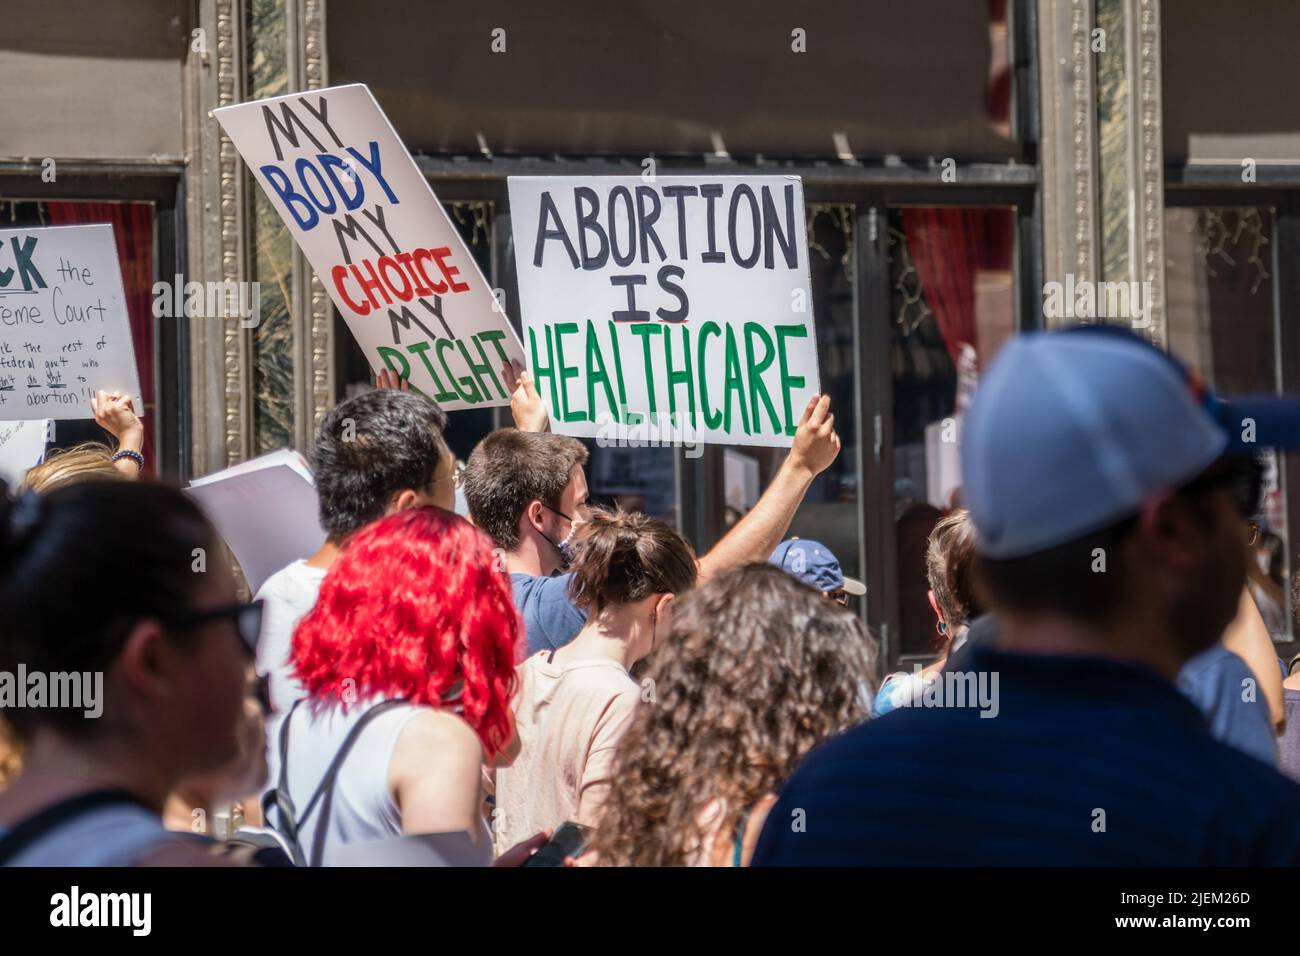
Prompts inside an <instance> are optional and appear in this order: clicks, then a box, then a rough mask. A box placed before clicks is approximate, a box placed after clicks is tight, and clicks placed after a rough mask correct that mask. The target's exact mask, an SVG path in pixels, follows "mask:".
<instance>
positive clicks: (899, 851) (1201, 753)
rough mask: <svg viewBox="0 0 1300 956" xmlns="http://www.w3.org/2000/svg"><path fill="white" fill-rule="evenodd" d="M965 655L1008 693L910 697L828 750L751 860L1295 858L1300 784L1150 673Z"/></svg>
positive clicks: (780, 809) (1299, 844)
mask: <svg viewBox="0 0 1300 956" xmlns="http://www.w3.org/2000/svg"><path fill="white" fill-rule="evenodd" d="M969 666H970V668H971V670H972V671H973V672H984V676H985V679H986V683H987V685H988V689H989V690H996V692H997V693H996V694H991V695H990V698H991V699H992V700H994V701H995V702H996V706H990V707H982V708H981V707H977V706H965V707H956V706H946V707H926V706H914V707H906V708H899V709H898V710H895V711H894V712H892V713H890V714H888V715H886V716H884V717H882V718H880V719H878V720H874V721H871V722H869V723H866V724H863V725H862V726H860V727H857V728H855V729H853V730H851V731H849V732H848V733H846V734H843V735H842V736H840V737H838V738H836V739H834V740H832V741H830V742H829V743H827V744H825V745H823V746H822V747H820V748H818V749H817V750H815V751H814V752H813V753H812V754H811V755H809V757H808V759H807V760H806V761H805V762H804V764H803V766H801V767H800V769H799V770H798V771H796V772H795V774H794V776H793V777H791V779H790V781H789V782H788V783H787V785H786V786H785V788H784V789H783V790H782V792H781V795H780V799H779V800H778V801H777V803H776V805H775V806H774V807H773V808H772V812H771V813H770V814H769V815H768V818H767V823H766V825H765V826H764V828H763V833H762V836H761V837H760V839H759V843H758V847H757V849H756V850H755V853H754V860H753V862H754V865H758V866H784V865H788V866H836V865H854V866H891V865H958V866H961V865H994V866H997V865H1008V866H1017V865H1018V866H1043V865H1063V866H1086V865H1103V866H1147V865H1151V866H1195V865H1222V866H1250V865H1261V864H1279V865H1296V864H1297V863H1300V786H1297V785H1296V784H1294V783H1292V782H1291V781H1289V780H1287V779H1286V778H1284V777H1283V776H1282V775H1281V774H1279V773H1278V772H1277V771H1276V770H1274V769H1272V768H1271V767H1268V766H1266V765H1265V764H1262V763H1260V762H1259V761H1258V760H1256V759H1254V758H1253V757H1249V756H1247V755H1245V754H1243V753H1241V752H1240V751H1238V750H1236V749H1234V748H1232V747H1228V746H1226V745H1224V744H1222V743H1219V742H1218V741H1216V740H1215V739H1214V738H1213V737H1212V736H1211V735H1210V733H1209V731H1208V729H1207V727H1206V722H1205V718H1204V717H1203V716H1202V715H1201V713H1200V712H1199V711H1198V710H1197V709H1196V707H1195V706H1194V705H1193V704H1192V703H1191V702H1190V701H1189V700H1188V699H1187V698H1186V697H1184V696H1183V695H1182V694H1180V693H1179V692H1178V690H1177V688H1175V687H1174V685H1173V684H1171V683H1170V682H1169V681H1167V680H1165V679H1164V678H1162V677H1161V676H1160V675H1158V674H1156V673H1155V672H1153V671H1150V670H1147V669H1145V668H1140V667H1134V666H1129V665H1125V664H1121V663H1118V662H1115V661H1110V660H1105V659H1101V658H1078V657H1075V658H1068V657H1048V656H1027V655H1019V654H1017V655H1012V654H1005V653H1000V652H997V651H994V650H990V649H986V648H975V649H974V650H973V651H972V653H971V656H970V658H969ZM993 674H996V675H997V678H998V679H997V684H996V686H995V685H994V684H993V681H992V675H993ZM945 679H947V678H945ZM949 702H950V703H951V702H952V700H951V698H950V700H949ZM967 703H968V704H969V701H967ZM982 712H983V713H995V714H996V715H995V716H991V717H982V716H981V713H982Z"/></svg>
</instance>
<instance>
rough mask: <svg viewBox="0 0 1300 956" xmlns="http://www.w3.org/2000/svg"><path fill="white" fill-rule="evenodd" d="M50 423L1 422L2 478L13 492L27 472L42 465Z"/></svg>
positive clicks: (45, 421)
mask: <svg viewBox="0 0 1300 956" xmlns="http://www.w3.org/2000/svg"><path fill="white" fill-rule="evenodd" d="M49 431H50V422H49V420H48V419H45V418H42V419H39V420H37V421H25V422H0V478H3V479H4V480H5V481H6V482H7V483H8V485H9V490H10V491H13V490H14V488H16V487H17V486H18V485H19V484H21V483H22V480H23V476H25V475H26V474H27V469H28V468H31V467H33V466H35V465H39V464H40V463H41V459H42V458H44V457H45V443H46V442H47V441H48V440H49V437H50V435H49Z"/></svg>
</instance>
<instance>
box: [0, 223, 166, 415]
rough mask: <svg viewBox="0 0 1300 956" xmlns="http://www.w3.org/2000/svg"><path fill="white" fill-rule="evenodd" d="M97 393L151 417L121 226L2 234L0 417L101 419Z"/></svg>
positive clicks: (25, 230) (36, 230)
mask: <svg viewBox="0 0 1300 956" xmlns="http://www.w3.org/2000/svg"><path fill="white" fill-rule="evenodd" d="M98 389H103V390H104V391H108V392H113V391H117V392H124V393H126V394H127V395H131V396H134V399H135V408H136V412H137V414H139V415H143V414H144V402H143V401H142V400H141V398H140V379H139V376H138V375H137V373H136V367H135V350H134V348H133V346H132V344H131V326H130V323H129V321H128V319H127V313H126V295H125V293H124V292H123V291H122V272H121V269H120V267H119V266H118V262H117V245H116V242H115V241H114V239H113V227H112V226H110V225H107V224H105V225H91V226H48V227H45V228H38V229H0V421H21V420H25V419H31V418H35V417H37V416H40V417H42V418H54V419H68V418H94V417H95V413H94V412H93V411H92V410H91V408H90V400H91V399H92V398H93V397H94V395H95V392H96V390H98Z"/></svg>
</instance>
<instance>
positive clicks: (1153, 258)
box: [0, 0, 1300, 666]
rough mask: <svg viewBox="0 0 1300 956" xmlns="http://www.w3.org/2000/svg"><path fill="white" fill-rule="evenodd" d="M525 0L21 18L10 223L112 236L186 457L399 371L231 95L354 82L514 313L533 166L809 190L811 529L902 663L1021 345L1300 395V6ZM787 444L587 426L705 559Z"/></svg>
mask: <svg viewBox="0 0 1300 956" xmlns="http://www.w3.org/2000/svg"><path fill="white" fill-rule="evenodd" d="M513 8H514V9H512V10H507V11H503V10H500V9H479V8H478V7H466V6H464V5H459V6H457V5H451V4H427V3H420V2H416V0H365V2H362V0H131V2H91V0H48V2H46V3H43V4H38V5H29V6H28V7H26V8H24V9H23V10H22V11H21V12H19V13H17V14H16V15H15V16H10V17H8V18H7V19H6V22H5V23H4V24H3V25H2V26H0V89H3V90H4V91H5V95H4V97H3V98H0V130H2V131H3V132H0V216H4V217H5V219H6V221H8V222H9V223H15V224H26V225H34V224H41V223H61V222H104V221H108V222H112V223H113V224H114V226H115V229H116V232H117V237H118V246H119V253H120V255H121V258H122V261H123V271H124V279H125V282H126V288H127V295H128V300H129V307H130V310H131V318H132V326H133V332H134V333H135V344H136V349H137V358H138V360H139V364H140V369H141V376H142V387H143V390H144V393H145V401H146V416H147V423H148V425H149V431H150V444H149V446H148V451H149V457H150V463H151V466H152V467H153V468H155V469H156V471H157V472H158V473H160V474H162V475H165V476H168V477H171V478H175V479H181V480H184V479H187V478H189V477H193V476H198V475H202V474H206V473H209V472H211V471H214V470H217V469H220V468H222V467H225V466H227V465H229V464H233V463H236V462H239V461H242V460H245V459H247V458H250V457H253V456H256V455H258V454H262V453H264V452H268V451H272V450H275V449H277V448H281V447H287V446H291V447H297V448H306V447H307V446H308V445H309V443H310V440H311V435H312V432H313V429H314V426H315V423H316V422H317V420H318V419H319V417H320V416H321V414H322V413H323V412H324V411H325V409H327V408H328V407H330V406H331V405H332V404H333V403H335V402H336V401H338V400H339V399H340V398H342V397H344V396H346V395H347V394H349V393H350V391H353V390H355V389H358V388H363V387H365V385H366V383H367V382H368V380H369V373H368V369H367V368H366V365H365V361H364V359H363V358H362V356H361V354H360V352H359V351H358V350H357V349H356V347H355V346H354V344H353V343H352V341H351V339H350V337H349V335H348V333H347V330H346V328H345V327H344V326H343V324H342V323H341V322H340V320H339V319H338V318H337V316H336V315H335V314H334V310H333V308H332V305H331V303H330V300H329V297H328V295H327V294H326V292H325V289H324V287H323V286H322V285H321V283H320V281H319V278H318V277H317V276H315V275H314V274H313V273H312V270H311V269H310V267H309V266H308V265H307V263H306V261H305V259H304V258H303V256H302V254H301V253H300V252H299V251H298V250H297V248H296V247H295V246H294V244H293V242H292V240H291V239H290V238H289V235H288V232H287V231H286V229H285V228H284V226H283V224H282V223H281V222H280V220H279V219H278V217H277V216H276V214H275V212H274V211H273V210H272V208H271V206H270V205H269V203H268V202H267V201H266V199H265V197H264V196H262V195H261V194H260V191H259V190H258V189H257V187H256V186H255V184H254V183H253V181H252V180H251V178H250V176H249V175H248V172H247V170H246V169H245V168H244V167H243V165H242V163H241V161H240V160H239V158H238V156H237V154H236V152H235V150H234V148H233V147H232V145H231V144H230V142H229V140H227V139H226V138H225V137H224V136H223V135H222V134H221V132H220V130H219V129H218V127H217V124H216V123H215V122H214V121H213V120H212V119H211V117H210V115H209V112H210V111H211V110H212V109H214V108H216V107H219V106H224V105H228V104H232V103H239V102H242V101H245V100H248V99H255V98H259V97H264V96H272V95H278V94H282V93H288V92H294V91H300V90H311V89H315V88H320V87H324V86H329V85H337V84H341V83H351V82H362V83H367V84H368V85H369V86H370V87H371V89H372V90H373V91H374V93H375V95H376V97H377V98H378V100H379V102H380V104H381V105H382V106H383V107H384V109H385V110H386V111H387V113H388V115H389V117H390V119H392V121H393V124H394V126H395V127H396V129H397V131H398V133H399V135H400V136H402V138H403V140H404V142H405V143H406V144H407V146H408V147H409V148H410V149H411V150H412V153H413V155H414V156H415V158H416V161H417V163H418V164H419V166H420V168H421V169H422V170H423V172H424V173H425V174H426V176H427V177H428V179H429V181H430V183H431V184H432V186H433V188H434V190H435V192H436V193H437V195H438V197H439V198H440V199H441V200H442V202H443V203H444V205H445V206H446V207H447V208H448V210H449V212H450V213H451V215H452V218H453V220H454V221H455V222H456V223H457V225H458V226H459V227H460V229H461V231H462V234H463V236H464V237H465V239H466V241H467V242H468V244H469V246H470V248H471V249H472V250H473V251H474V253H475V255H476V256H477V257H478V260H479V264H480V265H481V266H482V268H483V270H484V273H485V274H486V275H487V276H488V277H489V279H490V280H491V282H492V284H493V285H494V287H498V288H500V289H502V290H504V295H505V302H506V308H507V312H508V313H509V314H510V316H511V319H512V321H514V322H516V323H518V321H519V314H518V309H517V308H514V307H513V305H512V304H513V303H516V302H517V301H518V297H517V295H516V294H515V285H514V276H513V248H512V245H511V230H510V211H509V207H508V203H507V201H506V177H508V176H510V175H514V174H527V175H547V174H555V175H560V174H595V175H599V174H622V175H628V174H633V175H639V174H641V173H642V172H643V171H644V170H645V169H646V164H647V163H648V162H650V163H654V164H655V168H656V169H657V171H659V172H662V173H665V174H671V173H683V174H696V173H708V174H715V175H716V174H722V173H737V172H746V171H758V172H773V173H776V172H779V173H783V174H797V175H799V176H801V177H802V178H803V182H804V187H805V195H806V199H807V203H808V206H807V230H808V240H809V249H810V257H811V272H812V288H813V298H814V302H813V309H814V315H815V317H816V322H817V327H818V349H819V361H820V367H821V373H822V383H823V390H824V391H826V392H827V393H829V394H830V395H831V396H832V399H833V402H834V410H835V414H836V421H837V425H838V427H839V430H840V432H841V435H842V437H843V439H844V451H843V453H842V455H841V457H840V459H839V461H837V462H836V464H835V465H834V466H833V467H832V468H831V469H830V470H829V471H828V472H827V473H826V474H825V475H823V476H822V477H821V478H820V479H819V480H818V482H817V483H816V485H815V486H814V488H813V489H812V492H811V493H810V494H809V497H808V500H807V502H806V503H805V505H804V507H803V508H802V509H801V511H800V513H799V515H798V517H797V518H796V521H795V527H794V533H796V534H799V535H800V536H803V537H810V538H817V539H819V540H821V541H824V542H825V543H826V544H828V545H830V546H831V547H832V549H834V550H835V552H836V553H837V554H838V555H839V556H840V558H841V560H842V562H843V563H844V565H845V570H846V571H847V572H848V573H850V574H854V575H856V576H858V577H861V578H862V579H863V580H864V581H866V583H867V585H868V594H867V596H866V598H865V600H864V601H862V602H861V603H862V606H861V611H862V613H863V614H864V616H865V618H866V620H867V622H868V623H869V625H870V626H871V627H872V628H873V630H874V631H875V632H876V633H877V634H878V635H879V636H880V638H881V640H882V641H883V643H884V646H885V648H886V651H887V654H888V657H889V660H890V663H891V664H893V665H902V666H907V665H908V664H909V663H910V662H912V661H914V660H922V659H926V658H927V657H928V656H930V654H931V653H932V649H933V646H934V640H935V629H934V618H933V615H932V613H931V612H930V610H929V608H928V604H927V602H926V597H925V590H926V587H925V581H924V567H923V552H924V542H925V537H926V535H927V534H928V532H929V529H930V527H932V525H933V523H934V521H935V520H936V519H937V517H938V516H939V515H940V514H941V513H942V511H943V510H945V509H947V508H948V507H950V506H951V505H952V504H953V503H954V501H956V500H958V497H957V496H958V495H959V491H958V484H959V482H958V476H957V473H956V460H955V449H956V445H955V443H954V442H953V440H952V438H953V434H954V430H955V428H956V425H957V422H958V419H959V416H960V410H961V407H962V404H963V402H964V400H965V398H966V397H967V396H968V395H969V393H970V390H971V389H972V388H973V386H974V383H975V382H976V381H977V380H978V375H979V371H980V369H981V368H982V367H984V366H985V365H987V362H988V361H989V359H990V358H991V357H992V356H993V355H994V354H995V353H996V351H997V349H998V348H999V346H1000V345H1001V344H1002V343H1003V342H1004V341H1005V340H1006V338H1007V337H1008V336H1010V335H1012V334H1014V333H1015V332H1016V331H1018V330H1023V329H1032V328H1038V327H1043V326H1051V325H1055V324H1064V323H1068V322H1072V321H1076V320H1077V319H1089V318H1103V319H1107V320H1112V321H1121V322H1126V323H1131V324H1133V325H1134V326H1135V327H1137V328H1140V329H1141V330H1143V332H1144V333H1145V334H1147V335H1149V336H1150V337H1151V338H1152V339H1153V340H1154V341H1157V342H1159V343H1161V344H1165V345H1168V346H1169V347H1170V348H1171V349H1172V350H1173V351H1174V352H1175V353H1176V354H1178V355H1179V356H1180V357H1182V358H1183V359H1184V360H1185V361H1187V362H1188V363H1189V364H1190V365H1191V366H1193V367H1194V368H1196V369H1197V370H1198V371H1199V372H1200V373H1201V374H1202V376H1203V377H1204V378H1205V379H1206V380H1207V381H1209V382H1210V383H1212V384H1213V385H1215V386H1216V387H1219V388H1221V389H1223V390H1224V391H1229V392H1231V391H1273V390H1278V389H1282V388H1286V389H1288V390H1290V389H1295V388H1297V386H1298V385H1300V345H1298V344H1297V330H1300V300H1298V297H1297V293H1296V289H1297V285H1298V284H1300V272H1298V271H1297V263H1298V262H1300V258H1298V257H1297V235H1298V225H1297V224H1298V223H1300V219H1297V206H1298V202H1297V200H1298V199H1300V113H1297V111H1296V109H1295V108H1294V106H1292V105H1291V104H1290V102H1289V99H1288V97H1287V80H1289V79H1290V78H1291V74H1293V73H1294V72H1295V70H1296V67H1295V66H1294V65H1293V58H1292V57H1290V56H1289V55H1288V51H1287V50H1286V49H1285V42H1286V38H1287V37H1289V36H1291V35H1293V34H1294V32H1295V31H1296V29H1297V28H1300V8H1296V7H1295V6H1294V5H1293V4H1288V3H1286V2H1282V0H1248V2H1246V3H1243V4H1237V5H1225V4H1216V3H1213V2H1210V0H1178V2H1177V3H1175V2H1172V0H1164V2H1163V3H1162V2H1161V0H1039V2H1033V0H912V2H909V3H907V4H891V3H885V2H883V0H882V2H877V0H870V2H862V0H859V2H849V0H831V2H827V3H821V4H817V5H815V9H814V10H811V11H808V12H803V11H800V10H798V9H796V8H791V7H790V5H788V4H782V3H777V2H776V0H758V2H755V3H749V4H716V5H706V4H698V3H696V4H691V3H686V2H682V0H659V2H655V3H649V2H644V0H628V2H625V3H622V4H608V3H598V2H595V0H575V2H572V3H567V4H564V5H562V7H560V8H557V9H548V8H547V7H546V6H545V5H541V4H523V3H519V4H514V5H513ZM176 281H180V282H190V281H197V282H202V283H226V282H229V283H256V285H255V286H252V287H251V288H253V289H255V290H256V296H257V302H258V312H259V321H258V322H257V324H256V325H255V326H253V325H248V324H247V323H241V322H238V321H233V320H225V321H222V320H219V319H215V318H214V319H204V318H201V317H198V318H196V317H191V318H188V319H179V318H175V317H170V316H165V315H163V316H160V315H156V314H155V312H156V311H157V310H156V309H154V308H153V307H152V306H153V302H152V299H153V296H152V290H153V289H154V286H155V283H158V282H165V283H172V282H176ZM1084 289H1091V290H1093V292H1092V293H1091V294H1090V296H1083V295H1082V293H1081V291H1080V290H1084ZM1089 301H1091V306H1089ZM1089 308H1091V309H1092V310H1093V313H1094V314H1092V315H1089V314H1087V313H1088V310H1089ZM501 422H502V417H501V410H496V411H495V412H491V411H467V412H457V413H453V415H452V426H451V430H450V433H449V440H450V442H451V444H452V446H453V448H454V450H455V451H456V452H457V453H458V454H460V455H461V456H462V457H463V456H465V455H467V454H468V452H469V450H470V448H472V447H473V445H474V443H475V442H476V441H477V440H478V439H479V438H480V437H481V436H482V435H483V434H485V433H486V432H487V431H488V430H489V429H491V428H492V427H494V426H495V425H496V424H499V423H501ZM81 435H82V433H80V432H78V430H77V428H76V427H69V428H68V429H65V430H62V431H60V434H59V442H58V443H59V444H64V443H66V442H68V441H71V440H73V439H75V438H78V437H81ZM1081 453H1083V452H1082V450H1081ZM780 457H781V454H780V453H779V452H778V451H775V450H773V451H768V450H763V449H753V448H745V449H742V448H724V447H718V446H709V447H708V448H707V449H706V450H705V452H704V454H703V455H702V456H700V457H691V456H687V455H685V454H683V453H682V450H681V449H671V448H639V449H629V448H621V449H613V448H600V447H596V446H594V445H593V447H592V462H591V467H590V479H591V485H592V489H593V496H594V497H596V498H598V499H602V500H607V501H617V502H622V503H625V504H631V505H635V506H639V507H642V508H644V509H645V510H647V511H650V512H653V513H656V514H659V515H662V516H664V517H666V518H668V519H670V520H672V521H674V522H675V523H676V524H677V525H678V527H679V528H681V530H682V531H683V532H684V533H686V534H687V535H688V537H690V538H691V539H692V540H693V541H694V542H695V543H696V545H697V547H699V548H700V549H705V548H707V547H708V546H709V545H710V544H711V543H712V542H713V541H715V540H716V539H717V538H718V537H719V536H720V535H721V534H722V533H723V532H724V531H725V528H726V526H727V524H728V523H729V522H730V521H733V520H734V519H735V518H736V516H737V515H738V514H739V513H741V512H743V511H744V510H745V509H746V508H747V507H749V506H751V505H752V504H753V501H754V499H755V498H756V496H757V494H758V493H759V492H760V491H761V489H762V488H763V487H764V485H765V483H766V481H767V480H768V479H769V478H770V476H771V474H772V473H773V471H774V469H775V467H776V465H777V464H778V463H779V460H780ZM1270 464H1271V468H1270V476H1271V479H1272V484H1271V493H1270V496H1269V500H1268V506H1267V510H1266V514H1265V516H1264V519H1265V520H1264V522H1263V524H1264V527H1263V532H1262V535H1261V540H1260V544H1259V545H1258V547H1257V550H1258V557H1259V563H1260V565H1261V568H1262V569H1263V571H1262V573H1261V575H1260V579H1259V580H1258V581H1257V583H1256V586H1257V590H1258V592H1259V595H1260V600H1261V606H1262V607H1269V606H1270V604H1271V611H1270V612H1269V613H1268V614H1266V616H1268V617H1269V623H1270V627H1271V628H1272V629H1273V630H1274V633H1275V637H1276V638H1277V639H1278V640H1279V641H1280V642H1282V644H1283V646H1281V647H1280V652H1281V653H1283V654H1286V653H1287V652H1288V651H1289V650H1290V649H1291V644H1290V642H1291V635H1292V626H1291V625H1290V623H1289V621H1290V615H1289V612H1288V610H1287V608H1288V605H1289V600H1288V597H1287V593H1286V592H1287V591H1288V589H1287V588H1286V587H1285V586H1283V582H1285V581H1287V580H1289V576H1288V575H1289V570H1290V568H1291V567H1292V566H1293V565H1294V564H1295V562H1296V561H1297V559H1300V554H1297V550H1296V544H1295V542H1294V541H1293V536H1292V535H1290V534H1289V526H1290V523H1291V522H1292V521H1295V520H1300V512H1295V511H1293V509H1292V507H1291V506H1292V505H1293V504H1297V505H1300V497H1297V493H1298V491H1300V489H1298V488H1297V482H1298V481H1300V476H1297V475H1295V474H1292V473H1289V472H1294V471H1295V469H1290V470H1288V469H1287V468H1286V467H1285V463H1284V462H1271V463H1270Z"/></svg>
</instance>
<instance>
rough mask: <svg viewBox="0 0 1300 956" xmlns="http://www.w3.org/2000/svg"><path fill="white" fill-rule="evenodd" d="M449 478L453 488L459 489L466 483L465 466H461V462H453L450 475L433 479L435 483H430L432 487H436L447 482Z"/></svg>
mask: <svg viewBox="0 0 1300 956" xmlns="http://www.w3.org/2000/svg"><path fill="white" fill-rule="evenodd" d="M448 478H450V479H451V486H452V487H453V488H459V487H460V486H461V485H462V484H464V483H465V466H464V465H463V464H461V463H460V461H459V460H457V461H453V462H452V463H451V474H450V475H444V476H443V477H441V478H435V479H433V481H431V482H429V484H430V485H431V486H432V485H436V484H437V483H438V482H440V481H446V480H447V479H448Z"/></svg>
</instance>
